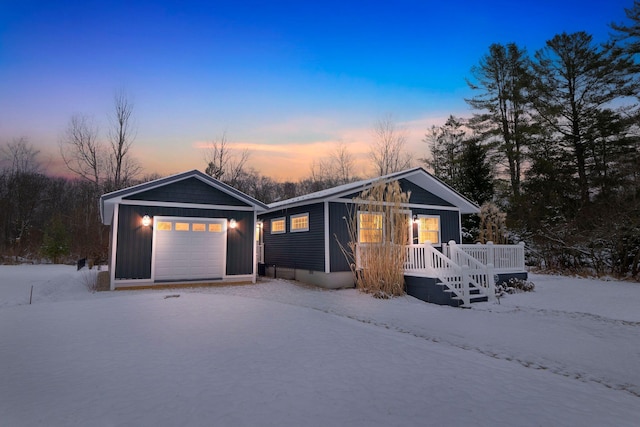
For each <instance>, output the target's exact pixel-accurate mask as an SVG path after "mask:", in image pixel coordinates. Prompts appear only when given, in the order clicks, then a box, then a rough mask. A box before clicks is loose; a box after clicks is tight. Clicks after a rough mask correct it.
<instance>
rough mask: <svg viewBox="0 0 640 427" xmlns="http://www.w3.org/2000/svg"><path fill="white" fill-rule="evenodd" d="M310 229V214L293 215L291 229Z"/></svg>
mask: <svg viewBox="0 0 640 427" xmlns="http://www.w3.org/2000/svg"><path fill="white" fill-rule="evenodd" d="M308 229H309V215H308V214H305V215H299V216H292V217H291V231H296V230H298V231H299V230H308Z"/></svg>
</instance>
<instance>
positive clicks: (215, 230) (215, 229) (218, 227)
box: [209, 223, 222, 233]
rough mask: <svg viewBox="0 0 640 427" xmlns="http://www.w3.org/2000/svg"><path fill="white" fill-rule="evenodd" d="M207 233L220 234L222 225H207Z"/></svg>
mask: <svg viewBox="0 0 640 427" xmlns="http://www.w3.org/2000/svg"><path fill="white" fill-rule="evenodd" d="M209 233H222V224H220V223H215V224H209Z"/></svg>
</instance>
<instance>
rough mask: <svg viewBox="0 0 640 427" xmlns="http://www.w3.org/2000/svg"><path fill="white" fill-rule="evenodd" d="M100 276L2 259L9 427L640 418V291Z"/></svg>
mask: <svg viewBox="0 0 640 427" xmlns="http://www.w3.org/2000/svg"><path fill="white" fill-rule="evenodd" d="M90 274H94V272H88V271H87V270H84V271H80V272H76V271H75V268H73V267H67V266H0V424H1V425H7V426H33V425H47V426H86V425H92V426H101V425H105V426H111V425H135V426H174V425H185V426H188V425H219V426H243V425H278V426H297V425H306V426H314V425H318V426H326V425H354V426H390V425H421V426H422V425H474V426H485V425H486V426H501V425H505V426H547V425H553V426H574V425H581V426H583V425H597V426H638V425H640V285H639V284H636V283H626V282H617V281H599V280H588V279H577V278H566V277H558V276H545V275H531V280H532V281H533V282H534V283H535V284H536V290H535V292H532V293H523V294H516V295H508V296H506V297H504V298H502V299H501V301H500V304H498V303H493V302H489V303H480V304H475V305H474V306H473V308H472V309H470V310H464V309H457V308H451V307H440V306H436V305H432V304H426V303H423V302H421V301H418V300H416V299H414V298H411V297H401V298H395V299H393V300H386V301H383V300H376V299H374V298H372V297H370V296H368V295H364V294H361V293H358V292H357V291H355V290H341V291H328V290H320V289H316V288H312V287H307V286H301V285H299V284H296V283H294V282H288V281H281V280H263V281H260V282H259V283H258V284H256V285H246V286H226V287H215V288H197V289H174V290H147V291H127V292H103V293H90V292H89V291H88V290H87V288H86V286H85V282H87V279H88V278H87V275H90ZM32 285H33V301H32V304H31V305H29V292H30V289H31V286H32ZM178 295H179V296H178Z"/></svg>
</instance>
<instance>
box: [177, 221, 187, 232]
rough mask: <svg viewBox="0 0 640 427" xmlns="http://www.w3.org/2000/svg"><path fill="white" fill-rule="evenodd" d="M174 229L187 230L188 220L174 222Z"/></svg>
mask: <svg viewBox="0 0 640 427" xmlns="http://www.w3.org/2000/svg"><path fill="white" fill-rule="evenodd" d="M176 231H189V223H188V222H176Z"/></svg>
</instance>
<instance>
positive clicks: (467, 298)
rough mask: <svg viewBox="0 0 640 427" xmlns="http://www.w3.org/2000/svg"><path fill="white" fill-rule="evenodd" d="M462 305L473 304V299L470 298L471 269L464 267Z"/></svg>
mask: <svg viewBox="0 0 640 427" xmlns="http://www.w3.org/2000/svg"><path fill="white" fill-rule="evenodd" d="M462 292H463V296H462V303H463V304H464V305H466V306H468V305H470V304H471V297H470V296H469V267H468V266H466V265H463V266H462Z"/></svg>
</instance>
